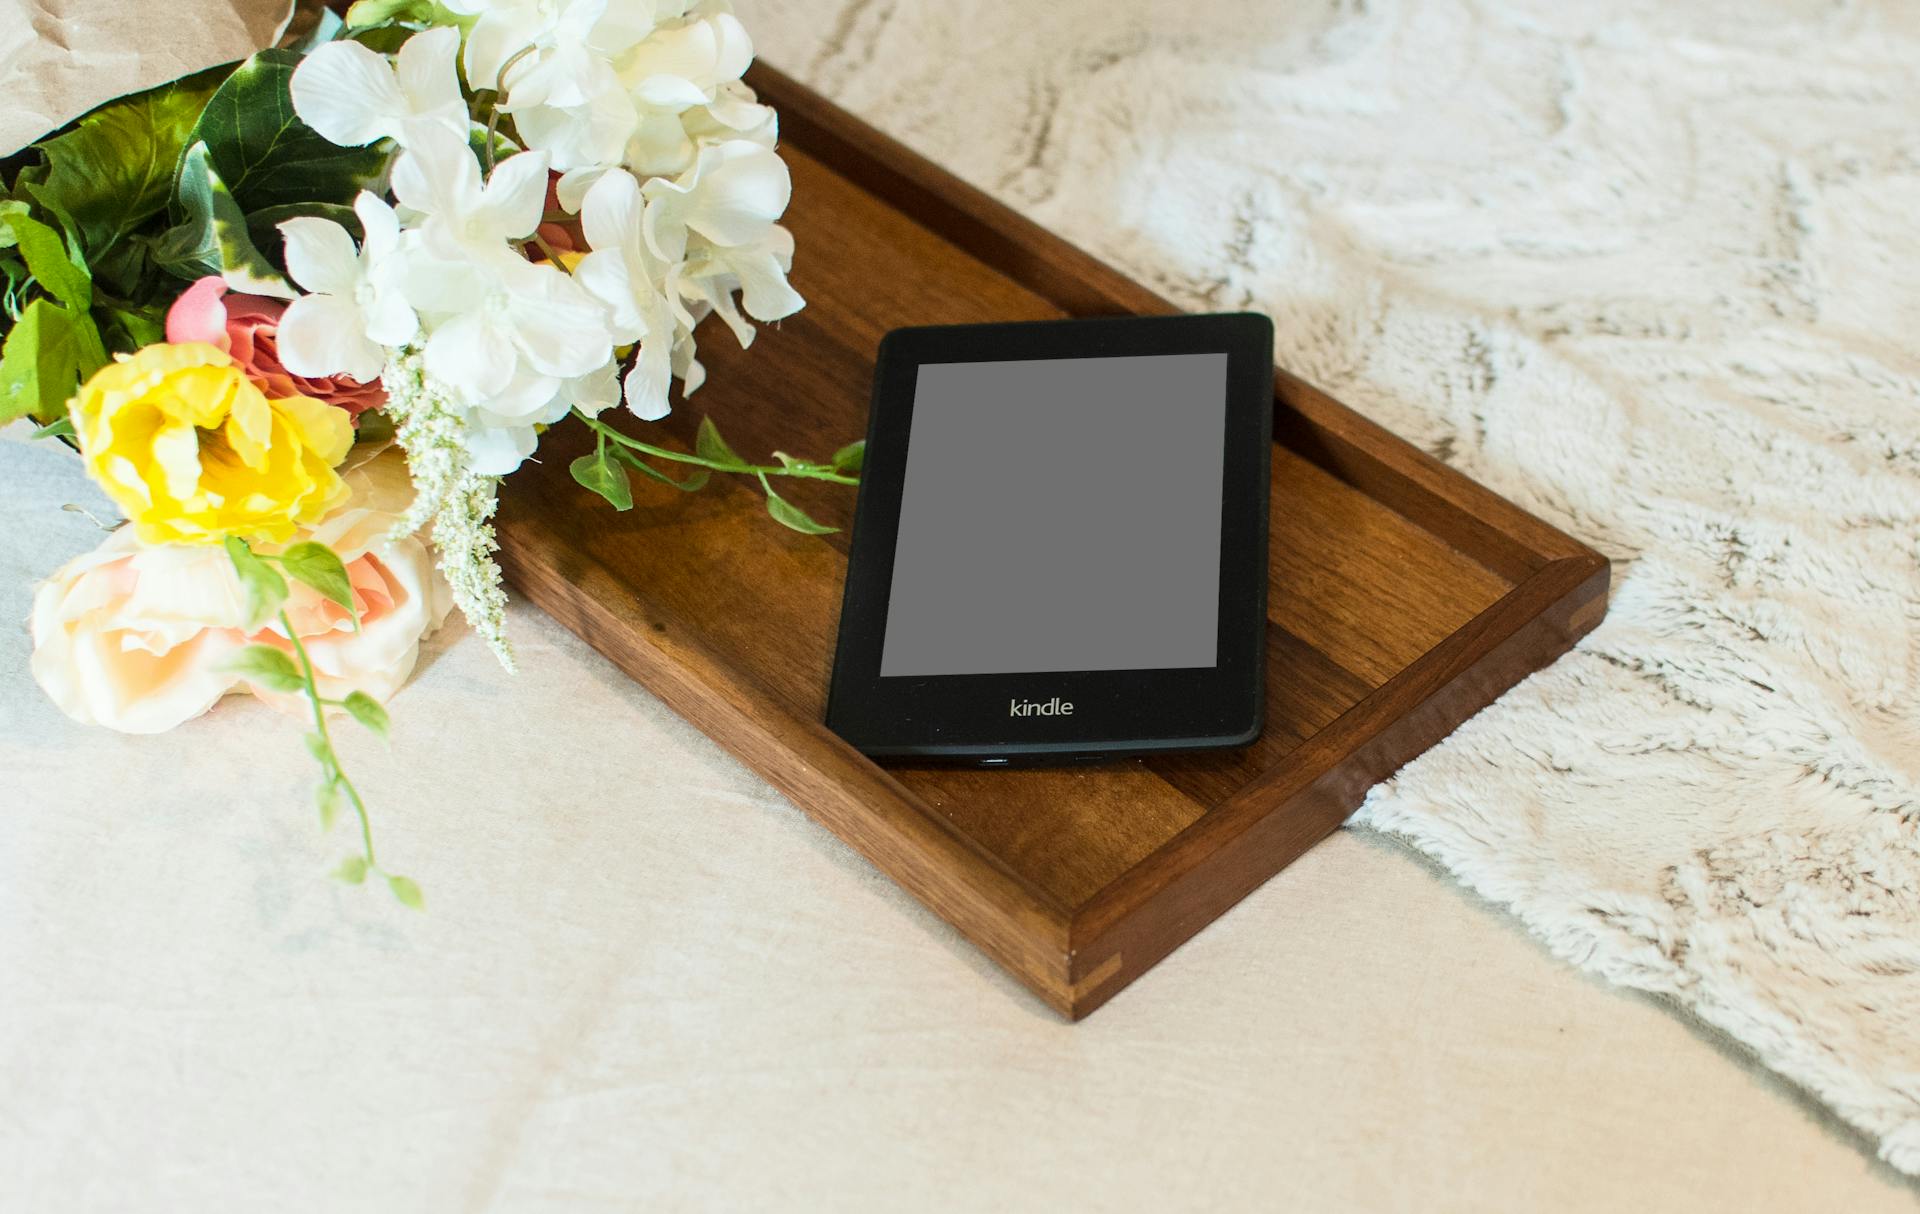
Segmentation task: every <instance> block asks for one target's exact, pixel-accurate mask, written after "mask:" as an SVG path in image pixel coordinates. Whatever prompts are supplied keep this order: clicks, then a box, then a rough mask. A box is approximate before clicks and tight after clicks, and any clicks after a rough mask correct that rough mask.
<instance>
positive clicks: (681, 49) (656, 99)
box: [619, 12, 753, 113]
mask: <svg viewBox="0 0 1920 1214" xmlns="http://www.w3.org/2000/svg"><path fill="white" fill-rule="evenodd" d="M752 63H753V39H752V38H751V37H749V36H748V35H747V27H746V26H744V25H742V24H740V19H739V18H738V17H735V16H734V15H733V14H732V13H726V12H721V13H715V14H713V15H712V16H710V17H702V18H700V19H698V20H695V21H689V22H688V23H686V24H685V25H682V26H678V27H673V28H663V29H658V30H655V31H654V32H653V33H652V35H651V36H649V37H648V38H647V39H646V40H645V41H643V42H641V43H639V44H638V45H637V46H635V47H633V48H632V49H631V50H629V51H628V52H627V53H626V54H625V55H623V56H622V57H621V59H620V61H619V67H620V78H621V80H622V81H623V82H625V83H626V84H627V85H628V86H629V87H630V88H632V89H633V92H634V97H635V98H636V99H637V100H638V101H639V102H640V103H641V104H643V105H645V106H648V107H649V108H653V109H660V110H672V111H673V112H675V113H678V112H679V111H681V110H687V109H692V108H693V107H694V106H699V105H705V104H707V103H708V102H710V101H712V100H713V99H714V97H715V96H716V95H717V94H718V93H719V90H720V86H721V85H722V84H724V83H726V82H728V81H732V80H738V79H740V77H741V76H743V75H745V74H746V70H747V68H748V66H749V65H751V64H752Z"/></svg>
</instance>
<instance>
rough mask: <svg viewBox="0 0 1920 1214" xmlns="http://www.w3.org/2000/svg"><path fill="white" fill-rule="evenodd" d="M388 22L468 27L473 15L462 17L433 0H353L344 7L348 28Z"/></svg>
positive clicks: (472, 20)
mask: <svg viewBox="0 0 1920 1214" xmlns="http://www.w3.org/2000/svg"><path fill="white" fill-rule="evenodd" d="M389 21H410V22H413V23H414V24H416V25H458V26H460V27H461V28H462V29H465V28H467V27H468V26H471V25H472V24H473V22H474V19H473V18H472V17H463V16H461V15H460V14H459V13H456V12H454V11H453V10H452V9H450V8H448V7H447V6H446V5H444V4H439V3H436V2H435V0H355V3H354V5H353V6H352V7H351V8H349V9H348V10H347V28H348V29H350V30H358V29H366V28H367V27H368V26H374V25H385V24H386V23H387V22H389Z"/></svg>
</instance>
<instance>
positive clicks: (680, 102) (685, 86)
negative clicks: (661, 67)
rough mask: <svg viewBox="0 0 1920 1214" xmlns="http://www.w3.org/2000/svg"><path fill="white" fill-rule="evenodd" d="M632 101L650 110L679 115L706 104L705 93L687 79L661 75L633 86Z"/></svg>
mask: <svg viewBox="0 0 1920 1214" xmlns="http://www.w3.org/2000/svg"><path fill="white" fill-rule="evenodd" d="M633 99H634V100H635V101H638V102H639V103H640V104H641V105H644V106H647V107H648V108H650V109H656V110H666V111H668V112H670V113H675V114H677V113H679V112H680V111H681V110H690V109H692V108H693V107H694V106H696V105H705V104H706V103H707V91H706V90H705V89H703V88H701V87H700V86H699V85H697V84H695V83H694V82H693V81H691V80H689V79H687V78H686V77H685V76H674V75H669V74H667V73H664V72H663V73H661V74H659V75H657V76H648V77H647V78H646V79H645V80H642V81H641V82H640V83H639V84H638V85H635V86H634V90H633Z"/></svg>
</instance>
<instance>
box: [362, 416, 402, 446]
mask: <svg viewBox="0 0 1920 1214" xmlns="http://www.w3.org/2000/svg"><path fill="white" fill-rule="evenodd" d="M393 436H394V425H393V419H392V418H391V417H388V416H387V411H386V410H385V409H369V410H367V411H366V412H365V413H362V414H361V415H360V425H359V426H358V427H357V428H355V430H354V432H353V441H354V443H355V444H356V445H358V444H360V443H381V444H385V443H390V442H392V441H393Z"/></svg>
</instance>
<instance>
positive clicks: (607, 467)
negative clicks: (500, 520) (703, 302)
mask: <svg viewBox="0 0 1920 1214" xmlns="http://www.w3.org/2000/svg"><path fill="white" fill-rule="evenodd" d="M574 416H576V417H578V418H579V419H580V420H581V421H582V422H585V423H586V425H587V427H588V429H590V430H592V431H593V437H594V447H593V452H592V454H590V455H583V456H581V457H580V458H579V459H576V460H574V461H573V463H572V464H570V465H568V471H570V472H571V473H573V479H574V480H576V481H578V482H580V483H581V484H582V485H584V486H586V487H587V488H589V489H591V490H593V491H594V492H595V493H597V494H599V495H600V496H601V497H603V498H605V499H606V500H607V501H608V502H609V503H611V504H612V506H613V508H614V509H615V510H631V509H632V508H633V484H632V482H631V481H630V480H629V478H628V476H627V469H628V468H632V469H634V470H635V471H637V472H639V473H640V474H641V475H643V476H646V477H648V478H650V479H652V480H657V481H660V482H661V483H663V484H667V485H672V486H673V487H674V488H675V489H679V490H681V491H682V492H684V493H691V492H693V491H694V490H696V489H701V488H705V486H706V483H707V480H708V478H709V476H710V475H711V474H712V473H715V472H730V473H734V474H737V475H740V476H751V477H753V478H754V479H756V480H758V481H759V482H760V488H761V490H762V491H763V492H764V493H765V494H766V495H767V513H768V514H770V515H772V516H773V518H774V520H775V521H776V522H779V523H781V524H782V525H784V526H787V527H791V528H793V529H794V530H795V531H799V532H803V533H805V534H807V535H825V534H827V533H829V532H832V531H837V530H839V528H837V527H829V526H827V525H826V524H824V523H820V522H816V521H815V520H814V519H813V518H811V517H809V516H808V514H807V513H806V512H805V511H804V510H801V509H800V508H799V507H798V506H796V505H794V504H793V503H792V502H790V501H788V500H787V499H786V498H784V497H781V496H780V495H779V494H778V493H775V492H774V491H773V485H772V484H771V483H770V482H769V481H768V479H767V478H768V477H773V476H786V477H794V478H797V479H800V480H816V481H827V482H830V483H832V484H836V485H857V484H859V483H860V477H859V472H860V465H861V463H862V461H863V460H864V458H865V456H866V449H867V444H866V441H865V440H864V439H863V440H861V441H860V442H856V443H849V444H847V445H846V446H844V447H842V448H840V449H839V450H838V451H836V452H834V453H833V455H832V456H831V457H829V458H828V459H827V461H826V462H825V463H817V462H814V461H811V460H803V459H796V458H794V457H793V456H791V455H788V454H787V453H786V452H784V451H775V452H774V453H773V458H774V459H775V460H777V461H779V462H777V463H772V464H752V463H748V462H747V461H746V460H744V459H742V458H740V456H738V455H736V454H735V453H734V450H733V448H732V447H730V446H728V445H727V441H726V440H725V439H723V438H721V437H720V430H719V428H718V427H716V426H715V425H714V424H713V419H712V418H710V417H706V418H701V419H700V429H699V432H698V433H697V434H696V435H695V437H694V449H693V453H692V454H688V453H687V452H685V451H675V450H673V449H672V448H670V447H662V446H658V445H656V444H654V443H648V442H642V441H641V440H639V439H637V438H634V437H632V436H631V435H627V434H623V433H621V432H620V431H619V430H616V429H614V428H613V427H612V426H610V425H608V424H607V423H606V422H603V421H601V420H600V419H599V418H597V417H592V416H590V415H588V414H586V413H584V412H581V411H580V410H577V409H576V410H575V411H574ZM646 456H651V457H653V458H654V459H660V460H666V461H667V462H669V463H675V464H686V465H690V466H692V468H693V469H694V471H693V472H691V473H690V474H688V475H687V476H685V477H673V476H670V475H668V474H667V473H665V472H663V471H661V470H660V469H659V468H656V467H654V466H653V465H652V464H650V463H648V462H647V460H646V459H645V458H644V457H646Z"/></svg>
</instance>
